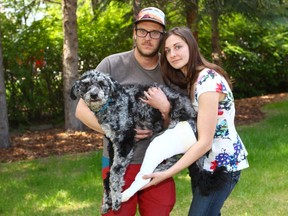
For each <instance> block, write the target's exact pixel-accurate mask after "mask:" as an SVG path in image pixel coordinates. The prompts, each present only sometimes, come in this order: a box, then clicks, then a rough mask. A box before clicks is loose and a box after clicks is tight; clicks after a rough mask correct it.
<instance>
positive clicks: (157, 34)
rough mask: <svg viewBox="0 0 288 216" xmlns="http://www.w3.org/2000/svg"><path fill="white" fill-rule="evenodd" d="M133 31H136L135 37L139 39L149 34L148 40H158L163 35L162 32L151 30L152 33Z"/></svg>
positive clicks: (141, 30)
mask: <svg viewBox="0 0 288 216" xmlns="http://www.w3.org/2000/svg"><path fill="white" fill-rule="evenodd" d="M135 30H136V35H137V36H138V37H141V38H145V37H146V36H147V34H149V36H150V38H152V39H159V38H160V37H161V36H162V34H163V33H164V32H160V31H156V30H153V31H147V30H145V29H135Z"/></svg>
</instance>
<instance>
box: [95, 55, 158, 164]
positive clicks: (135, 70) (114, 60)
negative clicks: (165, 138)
mask: <svg viewBox="0 0 288 216" xmlns="http://www.w3.org/2000/svg"><path fill="white" fill-rule="evenodd" d="M96 69H97V70H98V71H101V72H104V73H108V74H109V75H110V76H111V77H112V78H113V79H115V80H117V81H118V82H119V83H120V84H121V85H131V84H132V85H134V84H141V85H151V84H153V83H155V82H157V83H160V84H163V79H162V75H161V72H160V64H159V63H158V65H157V67H156V68H155V69H153V70H145V69H144V68H142V67H141V65H140V64H139V63H138V62H137V60H136V58H135V56H134V50H131V51H127V52H123V53H118V54H114V55H110V56H108V57H106V58H104V59H103V60H102V61H101V62H100V64H99V65H98V66H97V67H96ZM107 144H108V141H107V139H105V138H104V141H103V156H104V157H107V158H109V155H108V150H107ZM148 145H149V139H148V140H142V141H139V142H137V143H136V146H135V152H134V156H133V158H132V160H131V164H141V163H142V161H143V158H144V154H145V151H146V149H147V147H148Z"/></svg>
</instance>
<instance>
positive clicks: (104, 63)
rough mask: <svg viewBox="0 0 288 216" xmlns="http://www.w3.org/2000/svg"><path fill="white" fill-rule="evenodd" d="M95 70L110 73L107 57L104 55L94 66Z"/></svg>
mask: <svg viewBox="0 0 288 216" xmlns="http://www.w3.org/2000/svg"><path fill="white" fill-rule="evenodd" d="M96 70H97V71H100V72H103V73H107V74H111V63H110V61H109V58H108V57H105V58H104V59H103V60H102V61H101V62H100V63H99V64H98V65H97V67H96Z"/></svg>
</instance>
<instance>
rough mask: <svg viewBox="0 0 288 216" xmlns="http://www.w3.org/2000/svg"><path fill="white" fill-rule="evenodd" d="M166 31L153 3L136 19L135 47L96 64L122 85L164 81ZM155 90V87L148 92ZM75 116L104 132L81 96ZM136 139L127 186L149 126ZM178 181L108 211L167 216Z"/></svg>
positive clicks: (123, 215)
mask: <svg viewBox="0 0 288 216" xmlns="http://www.w3.org/2000/svg"><path fill="white" fill-rule="evenodd" d="M164 31H165V15H164V13H163V12H162V11H161V10H159V9H157V8H154V7H149V8H145V9H143V10H141V11H140V12H139V14H138V16H137V18H136V21H135V23H134V32H133V39H134V41H135V48H134V49H133V50H130V51H127V52H123V53H118V54H114V55H111V56H108V57H106V58H104V59H103V60H102V61H101V62H100V64H99V65H98V66H97V68H96V69H97V70H99V71H102V72H105V73H108V74H109V75H110V76H111V77H112V78H114V79H115V80H117V81H118V82H119V83H120V84H122V85H130V84H153V83H155V82H157V83H161V84H163V80H162V75H161V72H160V64H159V59H160V58H159V57H160V56H159V53H158V51H159V47H160V43H161V38H162V35H163V33H164ZM149 93H150V94H153V90H150V92H147V93H146V94H149ZM159 110H160V112H161V113H162V115H163V118H164V119H166V117H168V112H167V110H169V107H167V106H166V107H165V106H163V107H161V108H159ZM76 117H77V118H78V119H79V120H81V121H82V122H83V123H84V124H86V125H87V126H88V127H90V128H92V129H94V130H96V131H98V132H100V133H104V132H103V130H102V129H101V127H100V126H99V124H98V122H97V119H96V117H95V116H94V114H93V113H92V112H91V111H90V110H89V108H88V107H87V106H86V104H85V103H84V101H83V100H82V99H80V101H79V103H78V105H77V108H76ZM135 130H136V131H137V135H136V137H135V139H136V140H137V141H138V142H137V143H136V147H135V152H134V156H133V158H132V160H131V164H130V165H129V166H128V168H127V171H126V173H125V176H124V180H125V186H124V187H123V190H124V189H126V188H128V187H129V186H130V184H131V183H132V182H133V181H134V178H135V176H136V174H137V173H138V171H139V170H140V167H141V163H142V160H143V158H144V154H145V151H146V149H147V147H148V145H149V139H145V138H147V137H150V136H151V135H152V134H151V131H150V130H139V129H135ZM107 144H108V142H107V140H105V139H104V142H103V159H102V177H103V179H104V178H105V177H106V175H107V172H108V171H109V156H108V151H107ZM175 196H176V195H175V184H174V181H173V179H172V178H170V179H167V180H166V181H165V182H163V183H161V184H159V185H157V186H153V187H150V188H149V189H145V190H142V191H139V192H138V193H137V194H135V195H134V196H133V197H132V198H131V199H129V201H127V202H124V203H122V205H121V208H120V210H118V211H109V212H108V213H107V214H105V215H120V216H130V215H131V216H134V215H135V214H136V210H137V204H138V205H139V212H140V214H141V215H142V216H168V215H169V214H170V211H171V210H172V208H173V206H174V204H175Z"/></svg>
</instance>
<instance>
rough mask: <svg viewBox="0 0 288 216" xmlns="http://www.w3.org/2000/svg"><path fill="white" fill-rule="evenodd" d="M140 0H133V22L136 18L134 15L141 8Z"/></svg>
mask: <svg viewBox="0 0 288 216" xmlns="http://www.w3.org/2000/svg"><path fill="white" fill-rule="evenodd" d="M140 5H141V0H134V1H133V17H134V19H133V22H134V21H135V20H136V17H137V15H138V13H139V12H140V9H141V6H140Z"/></svg>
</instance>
